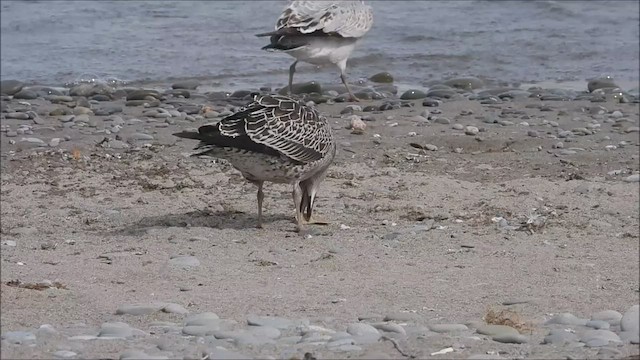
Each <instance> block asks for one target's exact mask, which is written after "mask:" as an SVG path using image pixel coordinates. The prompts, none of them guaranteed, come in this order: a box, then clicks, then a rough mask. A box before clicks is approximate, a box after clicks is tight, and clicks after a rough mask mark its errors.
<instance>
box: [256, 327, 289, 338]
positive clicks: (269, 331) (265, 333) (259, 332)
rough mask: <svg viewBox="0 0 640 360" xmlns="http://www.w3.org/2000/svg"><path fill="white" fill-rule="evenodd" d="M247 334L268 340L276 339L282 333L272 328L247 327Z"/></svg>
mask: <svg viewBox="0 0 640 360" xmlns="http://www.w3.org/2000/svg"><path fill="white" fill-rule="evenodd" d="M248 330H249V332H250V333H251V334H253V335H255V336H258V337H265V338H269V339H277V338H279V337H280V336H281V335H282V332H281V331H280V330H278V329H276V328H274V327H272V326H249V329H248Z"/></svg>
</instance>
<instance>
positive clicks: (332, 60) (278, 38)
mask: <svg viewBox="0 0 640 360" xmlns="http://www.w3.org/2000/svg"><path fill="white" fill-rule="evenodd" d="M372 25H373V11H372V10H371V7H370V6H368V5H366V4H365V3H364V2H363V1H361V0H357V1H319V0H315V1H314V0H312V1H301V0H296V1H292V2H291V3H290V4H289V5H288V6H287V7H286V8H285V9H284V11H283V12H282V14H281V15H280V17H279V18H278V21H277V22H276V30H275V31H271V32H267V33H262V34H257V35H256V36H259V37H260V36H270V37H271V43H270V44H269V45H267V46H264V47H263V48H262V49H264V50H269V51H283V52H285V53H287V54H289V55H291V56H293V57H294V58H296V61H294V62H293V64H291V66H290V67H289V93H291V86H292V84H293V74H294V73H295V71H296V64H298V61H304V62H307V63H310V64H314V65H324V64H334V65H336V66H338V68H339V69H340V79H341V80H342V83H343V84H344V86H345V87H346V88H347V92H348V93H349V95H350V96H351V98H352V99H353V100H354V101H358V99H357V98H356V97H355V96H354V95H353V93H352V92H351V89H350V88H349V85H348V84H347V79H346V73H345V72H346V69H347V59H348V58H349V56H350V55H351V52H352V51H353V49H354V48H355V46H356V43H357V42H358V40H359V39H361V38H362V37H363V36H364V34H366V33H367V32H368V31H369V29H371V26H372Z"/></svg>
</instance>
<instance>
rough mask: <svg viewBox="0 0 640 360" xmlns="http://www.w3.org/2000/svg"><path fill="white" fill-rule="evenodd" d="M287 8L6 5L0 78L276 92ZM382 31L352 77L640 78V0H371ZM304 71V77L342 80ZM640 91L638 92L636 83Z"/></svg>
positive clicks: (355, 62)
mask: <svg viewBox="0 0 640 360" xmlns="http://www.w3.org/2000/svg"><path fill="white" fill-rule="evenodd" d="M285 3H286V2H285V1H62V0H58V1H49V0H47V1H44V0H43V1H37V0H30V1H25V0H22V1H5V0H3V1H2V2H1V32H0V34H1V37H2V38H1V43H0V44H1V53H0V54H1V77H2V79H18V80H22V81H29V82H37V83H42V84H48V85H61V84H64V83H69V82H74V81H79V80H87V79H90V78H98V79H100V80H109V79H117V80H123V81H148V82H162V81H166V80H168V79H174V78H202V79H210V80H211V81H212V82H214V83H217V84H219V85H220V86H221V87H225V88H230V87H241V86H245V87H246V86H249V87H259V86H262V85H271V86H279V85H282V84H285V83H286V81H287V74H288V68H289V65H290V64H291V63H292V61H293V60H292V58H290V57H289V56H288V55H286V54H277V53H268V52H265V51H262V50H260V47H262V46H263V45H265V44H266V41H267V39H265V38H257V37H255V36H254V34H256V33H259V32H264V31H269V30H271V29H273V26H274V24H275V20H276V18H277V17H278V15H279V14H280V12H281V11H282V9H283V7H284V5H285ZM369 3H370V4H371V5H372V6H373V9H374V16H375V19H374V25H373V28H372V30H371V31H370V32H369V33H368V34H367V35H366V37H365V38H364V39H363V40H362V42H361V43H360V45H359V47H358V48H357V49H356V51H355V52H354V53H353V55H352V57H351V59H350V61H349V67H348V69H347V71H348V74H349V77H350V79H351V80H352V81H353V80H356V79H358V78H363V77H368V76H370V75H372V74H374V73H377V72H380V71H389V72H390V73H392V74H393V75H394V76H395V78H396V80H397V81H398V82H400V83H405V84H416V85H419V84H424V83H425V82H427V81H429V80H433V79H442V78H447V77H451V76H459V75H474V76H479V77H483V78H488V79H493V80H497V81H504V82H537V81H568V82H571V81H583V80H585V79H589V78H592V77H596V76H601V75H610V76H613V77H614V79H616V80H617V81H619V82H622V83H631V84H633V83H637V81H638V79H639V78H640V77H639V75H638V72H639V70H638V68H639V66H640V64H639V60H638V54H639V52H640V49H639V38H640V34H639V24H640V20H639V15H638V14H639V1H532V0H529V1H487V0H484V1H482V0H474V1H370V2H369ZM338 75H339V73H338V70H337V68H333V67H329V68H325V69H318V68H316V67H314V66H313V65H306V64H305V65H299V66H298V73H297V75H296V81H306V80H320V81H323V82H334V83H339V81H340V80H339V77H338ZM636 86H637V85H636Z"/></svg>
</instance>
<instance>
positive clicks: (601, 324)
mask: <svg viewBox="0 0 640 360" xmlns="http://www.w3.org/2000/svg"><path fill="white" fill-rule="evenodd" d="M586 326H587V327H590V328H592V329H596V330H609V327H610V325H609V323H608V322H606V321H604V320H589V321H587V324H586Z"/></svg>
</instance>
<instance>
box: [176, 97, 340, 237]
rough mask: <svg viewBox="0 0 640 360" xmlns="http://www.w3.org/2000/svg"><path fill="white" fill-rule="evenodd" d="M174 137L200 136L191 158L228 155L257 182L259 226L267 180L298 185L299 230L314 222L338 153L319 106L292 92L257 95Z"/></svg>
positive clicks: (246, 175)
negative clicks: (323, 185)
mask: <svg viewBox="0 0 640 360" xmlns="http://www.w3.org/2000/svg"><path fill="white" fill-rule="evenodd" d="M174 135H175V136H178V137H181V138H187V139H195V140H200V143H199V144H198V146H197V147H196V148H195V150H198V152H197V153H195V154H193V155H191V156H201V155H205V156H211V157H216V158H221V159H226V160H228V161H229V162H230V163H231V165H232V166H233V167H234V168H236V169H237V170H239V171H240V172H241V173H242V175H243V176H244V177H245V178H246V179H247V180H248V181H250V182H251V183H253V184H255V185H257V186H258V227H262V201H263V200H264V194H263V192H262V185H263V183H264V182H265V181H270V182H274V183H289V184H292V185H293V201H294V204H295V218H296V222H297V230H298V231H300V230H302V227H303V224H305V223H314V221H313V220H312V219H311V214H312V210H313V205H314V202H315V199H316V194H317V192H318V189H319V187H320V183H321V182H322V181H323V180H324V177H325V175H326V173H327V169H328V168H329V165H331V163H332V162H333V158H334V157H335V154H336V144H335V141H334V139H333V135H332V133H331V127H330V126H329V124H328V122H327V120H326V118H325V117H323V116H321V115H320V114H319V113H318V112H317V111H316V109H315V108H312V107H309V106H307V105H305V104H304V103H303V102H302V101H301V100H300V101H299V100H296V99H292V98H290V97H288V96H282V95H258V96H256V97H255V98H254V101H253V102H251V103H250V104H249V105H247V106H246V107H244V108H242V109H241V110H240V111H238V112H236V113H235V114H233V115H229V116H227V117H225V118H224V119H222V120H220V122H218V123H217V124H215V125H204V126H201V127H200V128H198V131H197V132H195V131H183V132H180V133H176V134H174ZM316 223H318V224H323V223H322V222H316Z"/></svg>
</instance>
